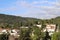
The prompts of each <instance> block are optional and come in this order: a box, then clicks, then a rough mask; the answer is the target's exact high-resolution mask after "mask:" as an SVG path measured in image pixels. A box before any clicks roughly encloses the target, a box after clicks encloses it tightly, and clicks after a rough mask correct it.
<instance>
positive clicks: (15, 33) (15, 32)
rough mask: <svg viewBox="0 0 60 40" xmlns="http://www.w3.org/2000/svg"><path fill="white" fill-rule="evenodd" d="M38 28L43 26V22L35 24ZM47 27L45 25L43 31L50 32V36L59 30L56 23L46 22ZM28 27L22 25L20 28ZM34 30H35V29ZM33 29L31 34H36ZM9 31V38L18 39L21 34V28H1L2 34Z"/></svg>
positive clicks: (10, 39) (11, 39) (0, 32)
mask: <svg viewBox="0 0 60 40" xmlns="http://www.w3.org/2000/svg"><path fill="white" fill-rule="evenodd" d="M34 26H36V27H38V28H41V27H42V25H41V24H36V25H34ZM45 26H46V27H44V28H43V29H42V30H41V32H46V31H47V32H49V36H51V35H53V34H54V32H59V26H58V27H57V26H56V24H45ZM24 28H25V29H28V28H29V27H24V26H22V27H20V29H24ZM33 31H34V30H33ZM33 31H32V35H31V36H34V33H33ZM8 33H9V39H8V40H18V38H19V37H20V36H21V35H20V30H19V29H16V28H13V29H10V28H5V29H4V28H0V35H1V34H8Z"/></svg>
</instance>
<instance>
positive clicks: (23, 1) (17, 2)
mask: <svg viewBox="0 0 60 40" xmlns="http://www.w3.org/2000/svg"><path fill="white" fill-rule="evenodd" d="M0 13H3V14H8V15H16V16H22V17H33V18H42V19H46V18H54V17H57V16H60V0H0Z"/></svg>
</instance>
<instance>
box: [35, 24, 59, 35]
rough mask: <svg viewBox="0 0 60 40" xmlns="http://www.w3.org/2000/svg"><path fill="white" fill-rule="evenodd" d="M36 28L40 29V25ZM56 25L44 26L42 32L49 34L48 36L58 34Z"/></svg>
mask: <svg viewBox="0 0 60 40" xmlns="http://www.w3.org/2000/svg"><path fill="white" fill-rule="evenodd" d="M36 26H37V27H39V28H41V27H42V25H36ZM58 30H59V29H57V26H56V24H46V27H45V28H43V30H42V32H46V31H48V32H49V35H52V34H53V33H54V32H58Z"/></svg>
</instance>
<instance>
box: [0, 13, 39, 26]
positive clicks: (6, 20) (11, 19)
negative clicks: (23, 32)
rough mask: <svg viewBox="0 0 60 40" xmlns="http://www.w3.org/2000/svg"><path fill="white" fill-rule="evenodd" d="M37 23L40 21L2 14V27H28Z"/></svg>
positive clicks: (0, 24) (0, 15) (0, 21)
mask: <svg viewBox="0 0 60 40" xmlns="http://www.w3.org/2000/svg"><path fill="white" fill-rule="evenodd" d="M35 21H39V19H36V18H28V17H20V16H13V15H6V14H0V26H2V25H4V26H6V25H14V26H21V25H24V26H28V25H32V24H33V23H34V22H35Z"/></svg>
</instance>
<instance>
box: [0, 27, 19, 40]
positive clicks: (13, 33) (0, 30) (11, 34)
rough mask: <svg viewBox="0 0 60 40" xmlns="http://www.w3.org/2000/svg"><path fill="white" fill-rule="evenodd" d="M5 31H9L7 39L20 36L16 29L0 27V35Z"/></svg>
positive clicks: (12, 39) (11, 39)
mask: <svg viewBox="0 0 60 40" xmlns="http://www.w3.org/2000/svg"><path fill="white" fill-rule="evenodd" d="M7 33H9V40H15V38H17V39H18V37H19V36H20V35H19V30H18V29H10V28H6V29H4V28H0V35H1V34H7Z"/></svg>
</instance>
